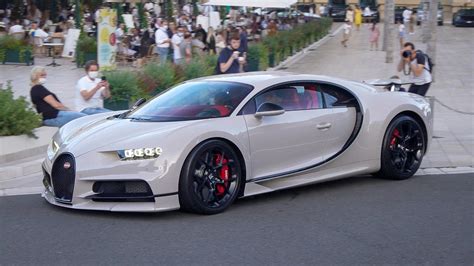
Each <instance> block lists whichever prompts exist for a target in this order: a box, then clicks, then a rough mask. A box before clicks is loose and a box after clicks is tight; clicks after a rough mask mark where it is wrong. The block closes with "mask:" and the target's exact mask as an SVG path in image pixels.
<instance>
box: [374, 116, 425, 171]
mask: <svg viewBox="0 0 474 266" xmlns="http://www.w3.org/2000/svg"><path fill="white" fill-rule="evenodd" d="M425 149H426V136H425V134H424V132H423V129H422V127H421V125H420V124H419V123H418V122H417V121H416V120H415V119H413V118H412V117H409V116H406V115H403V116H399V117H397V118H396V119H395V120H394V121H392V122H391V123H390V125H389V126H388V128H387V131H386V133H385V137H384V141H383V144H382V161H381V169H380V171H379V172H378V173H377V176H379V177H382V178H388V179H395V180H403V179H407V178H410V177H412V176H413V175H414V174H415V172H416V171H417V170H418V168H419V167H420V165H421V161H422V159H423V155H424V151H425Z"/></svg>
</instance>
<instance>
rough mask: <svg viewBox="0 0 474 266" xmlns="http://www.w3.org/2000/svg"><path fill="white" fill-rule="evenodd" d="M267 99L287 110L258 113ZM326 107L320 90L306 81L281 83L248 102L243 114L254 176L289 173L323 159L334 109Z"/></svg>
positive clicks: (263, 176) (253, 177)
mask: <svg viewBox="0 0 474 266" xmlns="http://www.w3.org/2000/svg"><path fill="white" fill-rule="evenodd" d="M266 102H270V103H273V104H277V105H279V106H281V107H283V108H284V109H285V112H284V113H283V114H280V115H275V116H263V117H257V116H255V113H256V110H257V109H258V107H259V106H261V105H262V104H263V103H266ZM323 107H324V106H323V96H322V94H321V92H318V91H316V86H313V87H312V88H310V86H309V85H306V86H305V84H286V85H282V86H278V87H275V88H272V89H269V90H266V91H264V92H263V93H260V94H258V95H256V96H255V97H254V98H253V99H252V100H251V101H249V102H248V103H247V104H246V106H245V107H244V109H243V112H242V114H243V115H244V118H245V121H246V124H247V128H248V135H249V142H250V143H249V144H250V153H251V155H250V156H251V164H252V165H251V167H252V178H251V179H261V178H266V177H274V176H278V175H281V174H287V173H289V172H292V171H297V170H301V169H303V168H307V167H310V166H312V165H316V164H318V163H321V162H323V161H324V159H325V157H324V155H325V153H326V151H325V149H326V148H325V146H326V144H325V140H326V139H328V138H330V136H329V134H330V131H328V130H327V129H328V127H327V126H328V121H329V120H330V116H331V114H332V111H333V110H331V109H325V108H323Z"/></svg>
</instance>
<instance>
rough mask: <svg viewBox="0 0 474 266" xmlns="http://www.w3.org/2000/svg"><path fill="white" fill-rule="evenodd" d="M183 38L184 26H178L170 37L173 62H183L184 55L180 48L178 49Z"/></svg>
mask: <svg viewBox="0 0 474 266" xmlns="http://www.w3.org/2000/svg"><path fill="white" fill-rule="evenodd" d="M183 40H184V27H183V26H179V27H178V28H177V32H176V33H175V34H174V35H173V37H172V38H171V43H172V44H173V59H174V63H175V64H177V65H179V64H182V63H183V62H184V55H183V54H181V49H179V47H180V44H181V43H182V42H183Z"/></svg>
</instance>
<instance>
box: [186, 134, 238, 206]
mask: <svg viewBox="0 0 474 266" xmlns="http://www.w3.org/2000/svg"><path fill="white" fill-rule="evenodd" d="M242 182H243V181H242V167H241V163H240V161H239V157H238V155H237V153H236V152H235V151H234V149H233V148H232V147H231V146H230V145H229V144H227V143H226V142H224V141H221V140H209V141H206V142H203V143H201V144H199V145H198V146H197V147H196V148H194V150H193V151H192V152H191V153H190V154H189V156H188V158H186V161H185V163H184V167H183V170H182V171H181V177H180V181H179V202H180V205H181V208H182V209H183V210H186V211H190V212H194V213H201V214H216V213H220V212H222V211H224V210H225V209H227V208H228V207H229V206H230V205H231V204H232V203H233V202H234V201H235V199H236V198H237V196H238V194H239V192H240V190H241V186H242V185H243V184H242Z"/></svg>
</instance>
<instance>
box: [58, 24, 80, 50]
mask: <svg viewBox="0 0 474 266" xmlns="http://www.w3.org/2000/svg"><path fill="white" fill-rule="evenodd" d="M80 34H81V30H78V29H69V30H68V31H67V36H66V40H65V41H64V49H63V54H62V57H74V55H75V53H76V45H77V40H79V35H80Z"/></svg>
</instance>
